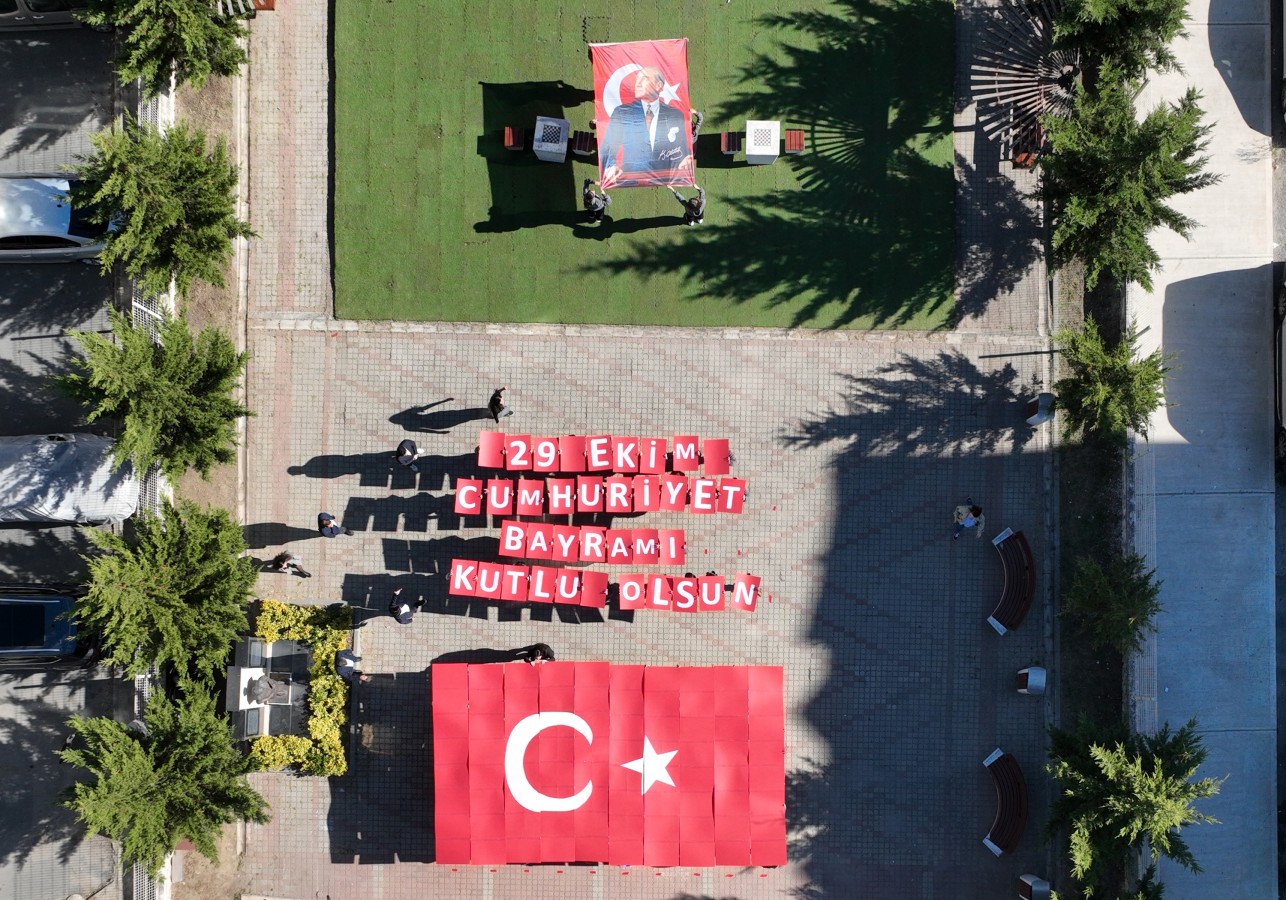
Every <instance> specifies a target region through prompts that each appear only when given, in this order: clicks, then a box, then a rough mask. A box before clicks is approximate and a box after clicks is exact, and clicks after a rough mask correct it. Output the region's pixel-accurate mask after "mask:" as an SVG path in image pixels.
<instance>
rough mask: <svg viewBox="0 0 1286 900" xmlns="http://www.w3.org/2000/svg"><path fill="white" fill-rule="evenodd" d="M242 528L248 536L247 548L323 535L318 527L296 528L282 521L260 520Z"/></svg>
mask: <svg viewBox="0 0 1286 900" xmlns="http://www.w3.org/2000/svg"><path fill="white" fill-rule="evenodd" d="M241 530H242V533H244V534H245V536H246V548H247V549H249V550H261V549H263V548H264V547H276V546H278V545H280V544H289V543H290V542H291V541H302V540H306V539H308V538H315V537H321V534H320V533H319V532H318V531H317V529H316V528H296V527H295V526H293V525H285V524H283V523H281V522H258V523H256V524H254V525H246V526H245V527H243V528H242V529H241Z"/></svg>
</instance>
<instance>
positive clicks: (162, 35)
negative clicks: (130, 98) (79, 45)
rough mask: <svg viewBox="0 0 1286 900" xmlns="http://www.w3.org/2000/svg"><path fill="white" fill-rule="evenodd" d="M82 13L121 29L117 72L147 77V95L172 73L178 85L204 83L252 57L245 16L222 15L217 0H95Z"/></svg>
mask: <svg viewBox="0 0 1286 900" xmlns="http://www.w3.org/2000/svg"><path fill="white" fill-rule="evenodd" d="M80 19H81V21H83V22H85V23H87V24H89V25H96V26H100V27H108V26H111V27H115V28H116V29H117V31H118V33H119V34H120V35H122V39H121V43H122V46H121V53H120V56H119V57H118V58H117V61H116V73H117V75H118V76H119V77H120V79H121V81H133V80H134V79H136V78H141V79H143V92H144V94H145V95H146V96H148V97H155V96H156V95H157V94H160V93H162V92H163V91H166V90H168V89H169V87H170V77H171V75H173V77H174V83H175V86H176V87H177V86H178V85H181V84H191V85H192V86H193V87H195V88H199V87H201V86H202V85H203V84H205V80H206V78H208V77H209V76H211V75H236V74H237V72H239V71H240V70H241V67H242V66H243V65H244V64H245V63H246V61H247V60H248V57H247V56H246V51H245V49H244V48H243V47H242V45H241V43H240V41H241V39H242V38H244V37H246V36H247V35H248V34H249V31H248V30H247V29H246V27H245V25H243V24H242V22H241V19H239V18H237V17H235V16H222V15H217V14H216V12H215V8H214V3H213V2H212V0H90V3H89V9H87V10H86V11H85V12H83V13H81V14H80Z"/></svg>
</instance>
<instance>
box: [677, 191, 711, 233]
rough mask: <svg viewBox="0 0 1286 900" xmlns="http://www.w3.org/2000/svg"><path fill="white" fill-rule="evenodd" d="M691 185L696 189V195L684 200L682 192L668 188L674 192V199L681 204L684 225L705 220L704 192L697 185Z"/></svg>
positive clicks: (696, 223) (697, 223) (695, 223)
mask: <svg viewBox="0 0 1286 900" xmlns="http://www.w3.org/2000/svg"><path fill="white" fill-rule="evenodd" d="M692 186H693V187H694V188H696V189H697V195H696V196H695V197H691V198H689V199H686V200H685V199H684V197H683V195H682V194H680V193H679V192H678V191H676V190H675V189H674V188H670V191H671V192H672V193H673V194H674V199H676V200H678V201H679V203H680V204H682V205H683V224H684V225H699V224H701V223H702V222H704V221H705V217H706V192H705V190H704V189H703V188H701V187H700V186H699V185H695V184H694V185H692Z"/></svg>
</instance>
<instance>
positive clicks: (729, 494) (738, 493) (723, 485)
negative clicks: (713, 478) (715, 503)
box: [719, 478, 746, 513]
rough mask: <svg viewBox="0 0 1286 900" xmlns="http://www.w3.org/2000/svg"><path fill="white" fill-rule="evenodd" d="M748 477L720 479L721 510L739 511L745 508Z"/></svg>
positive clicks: (724, 511) (726, 511)
mask: <svg viewBox="0 0 1286 900" xmlns="http://www.w3.org/2000/svg"><path fill="white" fill-rule="evenodd" d="M745 503H746V479H744V478H720V479H719V512H723V513H739V512H741V511H742V509H744V508H745Z"/></svg>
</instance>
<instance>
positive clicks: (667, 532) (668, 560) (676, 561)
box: [657, 528, 688, 566]
mask: <svg viewBox="0 0 1286 900" xmlns="http://www.w3.org/2000/svg"><path fill="white" fill-rule="evenodd" d="M657 540H658V541H659V542H660V554H661V555H660V558H659V559H658V560H657V561H658V562H659V563H660V564H661V565H663V566H681V565H683V564H684V563H686V562H687V558H688V553H687V547H688V544H687V541H686V540H685V538H684V536H683V529H681V528H662V529H660V530H659V531H657Z"/></svg>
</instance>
